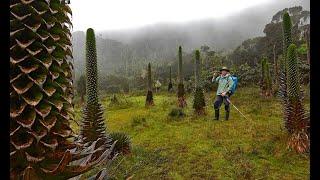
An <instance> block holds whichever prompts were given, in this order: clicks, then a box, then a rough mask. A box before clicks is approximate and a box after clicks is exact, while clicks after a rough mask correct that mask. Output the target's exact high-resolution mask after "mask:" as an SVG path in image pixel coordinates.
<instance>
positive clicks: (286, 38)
mask: <svg viewBox="0 0 320 180" xmlns="http://www.w3.org/2000/svg"><path fill="white" fill-rule="evenodd" d="M282 18H283V22H282V32H283V56H284V58H285V59H286V56H287V49H288V47H289V46H290V44H291V43H292V34H291V29H292V22H291V18H290V15H289V13H288V12H285V13H284V14H283V17H282Z"/></svg>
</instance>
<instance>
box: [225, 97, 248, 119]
mask: <svg viewBox="0 0 320 180" xmlns="http://www.w3.org/2000/svg"><path fill="white" fill-rule="evenodd" d="M226 99H227V101H228V102H229V103H230V104H231V105H232V106H233V107H234V108H235V109H236V110H237V111H238V112H239V113H240V114H241V115H242V116H243V117H244V118H245V119H246V120H249V119H248V118H247V117H246V116H245V115H244V114H242V112H241V111H240V110H239V109H238V108H237V107H236V106H235V105H234V104H233V103H231V101H230V100H229V98H226Z"/></svg>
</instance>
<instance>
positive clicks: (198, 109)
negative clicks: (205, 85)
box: [193, 50, 206, 115]
mask: <svg viewBox="0 0 320 180" xmlns="http://www.w3.org/2000/svg"><path fill="white" fill-rule="evenodd" d="M195 55H196V61H195V70H194V71H195V94H194V99H193V108H194V109H195V113H196V114H197V115H201V114H205V110H204V107H205V106H206V103H205V99H204V94H203V89H202V86H201V84H200V83H199V78H200V77H199V76H200V72H199V71H200V52H199V50H196V54H195Z"/></svg>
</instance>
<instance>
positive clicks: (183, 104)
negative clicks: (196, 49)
mask: <svg viewBox="0 0 320 180" xmlns="http://www.w3.org/2000/svg"><path fill="white" fill-rule="evenodd" d="M178 60H179V62H178V81H179V82H178V92H177V95H178V106H179V107H180V108H184V107H186V106H187V101H186V97H185V89H184V84H183V71H182V48H181V46H179V51H178Z"/></svg>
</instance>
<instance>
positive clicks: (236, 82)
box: [230, 75, 238, 95]
mask: <svg viewBox="0 0 320 180" xmlns="http://www.w3.org/2000/svg"><path fill="white" fill-rule="evenodd" d="M231 79H232V80H233V85H232V87H231V94H230V95H232V94H234V92H235V91H236V89H237V86H238V77H237V76H235V75H232V76H231Z"/></svg>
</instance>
